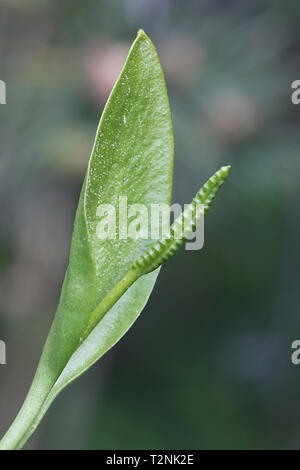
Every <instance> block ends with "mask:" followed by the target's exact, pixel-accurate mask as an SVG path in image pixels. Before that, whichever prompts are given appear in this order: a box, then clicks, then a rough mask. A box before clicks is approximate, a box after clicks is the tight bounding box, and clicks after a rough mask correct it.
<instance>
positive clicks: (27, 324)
mask: <svg viewBox="0 0 300 470" xmlns="http://www.w3.org/2000/svg"><path fill="white" fill-rule="evenodd" d="M0 26H1V27H0V38H1V40H0V58H1V76H0V78H1V79H2V80H5V81H6V83H7V104H6V105H5V106H1V107H0V116H1V126H0V141H1V159H0V201H1V203H0V204H1V215H2V224H1V227H0V241H1V243H0V311H1V316H0V337H1V339H5V340H6V342H7V344H8V352H9V354H8V365H7V366H5V368H4V367H3V368H1V370H0V380H1V396H2V400H1V404H0V407H1V411H0V413H1V422H0V431H1V432H4V430H5V428H7V426H8V424H9V422H10V420H11V418H12V416H13V415H15V413H16V411H17V409H18V407H19V404H20V402H21V400H22V399H23V398H24V395H25V391H26V390H27V388H28V386H29V383H30V381H31V378H32V373H33V371H34V368H35V365H36V362H37V360H38V357H39V354H40V348H41V346H42V344H43V342H44V339H45V336H46V334H47V331H48V328H49V325H50V323H51V319H52V316H53V313H54V311H55V306H56V302H57V298H58V294H59V290H60V283H61V280H62V278H63V275H64V270H65V267H66V262H67V255H68V243H69V240H70V235H71V231H72V220H73V216H74V210H75V207H76V204H77V198H78V194H79V190H80V186H81V183H82V178H83V175H84V171H85V168H86V163H87V160H88V157H89V153H90V151H91V147H92V142H93V138H94V134H95V131H96V126H97V123H98V120H99V116H100V113H101V110H102V108H103V105H104V103H105V100H106V98H107V96H108V93H109V90H110V89H111V86H112V85H113V82H114V80H115V78H116V76H117V75H118V72H119V70H120V68H121V66H122V62H123V60H124V58H125V56H126V51H127V48H128V44H129V43H130V42H131V41H132V40H133V38H134V36H135V34H136V30H137V29H138V28H140V27H142V28H143V29H145V31H146V32H147V33H148V34H149V35H150V37H151V38H152V39H153V41H154V43H155V45H156V46H157V49H158V51H159V54H160V57H161V61H162V65H163V68H164V71H165V74H166V80H167V86H168V91H169V96H170V102H171V108H172V116H173V121H174V128H175V129H174V131H175V146H176V155H175V156H176V158H175V184H174V194H173V200H174V202H180V203H184V202H188V201H190V199H191V198H192V197H193V195H194V193H195V192H196V190H197V188H198V187H199V185H200V184H201V183H202V182H204V181H205V179H206V178H207V177H208V176H209V175H210V174H211V173H212V172H213V171H215V170H216V169H217V168H218V167H219V166H220V165H223V164H231V165H232V171H231V175H230V179H229V180H228V183H227V184H226V187H224V188H223V190H222V192H221V194H220V195H219V196H218V198H217V200H216V202H215V204H214V209H213V211H212V212H211V213H210V214H209V216H208V217H207V220H206V226H205V237H206V241H205V246H204V249H203V250H201V251H200V252H184V251H182V252H181V253H180V254H178V255H177V256H176V257H175V258H174V259H172V260H170V262H168V264H167V265H166V266H165V267H164V268H163V270H162V272H161V274H160V279H159V281H158V284H157V286H156V288H155V291H154V293H153V295H152V297H151V299H150V301H149V303H148V305H147V307H146V308H145V310H144V312H143V314H142V317H141V318H140V320H139V321H138V322H137V323H136V325H135V326H134V328H133V329H132V330H130V332H129V333H128V334H127V335H126V337H125V338H124V339H123V340H122V341H121V343H120V344H118V345H117V346H116V347H115V349H114V350H113V351H112V352H111V353H110V354H109V355H107V356H106V357H105V358H104V359H103V360H102V361H101V362H100V363H99V364H98V365H97V366H95V367H94V368H93V369H92V370H91V371H90V372H89V374H87V375H86V376H85V377H83V378H82V379H81V380H80V381H78V383H77V384H74V385H72V388H70V389H69V390H67V391H66V392H65V393H64V394H63V395H62V396H61V397H60V398H59V399H58V402H57V404H55V405H54V406H53V409H52V410H50V413H49V416H48V417H47V418H46V420H45V421H44V423H43V425H42V427H41V429H40V431H39V432H38V434H37V435H36V437H35V442H34V441H33V442H32V444H31V445H35V447H40V448H61V447H62V446H63V445H66V446H68V447H69V448H108V449H117V448H118V449H127V448H128V449H130V448H131V449H132V448H147V449H151V448H157V449H168V448H191V449H192V448H207V449H215V448H222V449H223V448H225V449H230V448H236V449H240V448H242V449H246V448H250V449H251V448H299V433H300V425H299V422H300V420H299V419H298V418H300V412H299V411H298V410H299V407H298V399H299V394H300V382H299V379H298V373H297V368H296V367H295V366H293V365H292V364H291V361H290V353H291V350H290V345H291V342H292V341H293V340H294V339H296V338H298V337H299V335H298V333H299V331H300V319H299V315H298V303H299V302H298V285H297V284H298V271H299V269H298V266H299V261H300V260H299V258H300V255H299V254H298V250H297V242H298V238H299V230H300V227H299V224H300V218H299V209H298V201H299V180H300V171H299V170H300V160H299V144H300V136H299V131H298V127H299V117H300V112H299V109H298V108H297V106H293V105H292V104H291V100H290V94H291V89H290V86H291V82H292V81H293V80H295V79H299V66H300V60H299V48H300V36H299V30H300V28H299V26H300V6H299V2H296V1H293V0H289V1H283V0H276V1H273V2H267V1H266V0H254V1H251V2H238V1H236V0H235V1H234V0H229V1H224V0H202V1H201V0H188V1H186V2H183V1H182V0H122V1H120V0H114V1H109V0H102V1H99V0H97V1H96V0H86V1H85V2H75V1H74V0H65V1H64V2H58V0H53V1H51V2H50V1H49V0H48V1H47V0H43V1H42V2H41V1H40V2H37V1H34V0H31V1H27V2H23V1H21V0H5V1H3V0H2V2H1V5H0ZM171 316H172V322H170V317H171ZM166 338H167V339H166ZM87 401H88V403H89V405H88V407H87V406H86V403H87ZM104 430H105V431H104ZM62 443H64V444H62Z"/></svg>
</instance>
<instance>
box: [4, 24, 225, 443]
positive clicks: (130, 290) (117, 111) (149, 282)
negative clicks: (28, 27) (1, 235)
mask: <svg viewBox="0 0 300 470" xmlns="http://www.w3.org/2000/svg"><path fill="white" fill-rule="evenodd" d="M172 167H173V136H172V124H171V117H170V112H169V105H168V98H167V93H166V88H165V84H164V78H163V73H162V70H161V67H160V64H159V60H158V57H157V54H156V52H155V49H154V47H153V45H152V43H151V41H150V40H149V38H148V37H147V36H146V35H145V33H144V32H143V31H139V33H138V36H137V39H136V40H135V42H134V43H133V46H132V48H131V50H130V52H129V55H128V58H127V61H126V63H125V66H124V68H123V70H122V72H121V74H120V77H119V78H118V80H117V82H116V84H115V87H114V89H113V91H112V93H111V95H110V97H109V100H108V102H107V105H106V107H105V110H104V112H103V115H102V118H101V120H100V124H99V128H98V131H97V135H96V139H95V144H94V147H93V151H92V155H91V158H90V161H89V165H88V170H87V174H86V177H85V180H84V183H83V187H82V191H81V195H80V199H79V204H78V209H77V213H76V218H75V224H74V231H73V237H72V244H71V252H70V260H69V266H68V269H67V273H66V277H65V280H64V284H63V288H62V293H61V298H60V301H59V305H58V309H57V312H56V316H55V319H54V322H53V325H52V327H51V331H50V333H49V336H48V339H47V341H46V345H45V348H44V351H43V354H42V357H41V360H40V364H39V366H38V370H37V373H36V375H35V378H34V381H33V384H32V386H31V389H30V391H29V393H28V396H27V398H26V400H25V402H24V405H23V407H22V408H21V410H20V412H19V414H18V416H17V418H16V420H15V421H14V423H13V424H12V426H11V428H10V429H9V430H8V432H7V434H6V435H5V436H4V438H3V439H2V441H1V443H0V449H16V448H21V447H22V446H23V445H24V444H25V442H26V441H27V439H28V438H29V437H30V436H31V434H32V433H33V432H34V430H35V429H36V427H37V425H38V423H39V422H40V420H41V419H42V417H43V416H44V414H45V412H46V411H47V409H48V407H49V406H50V405H51V403H52V402H53V400H54V399H55V397H56V396H57V395H58V393H59V392H60V391H61V390H62V389H63V388H65V387H66V386H67V385H68V384H69V383H70V382H72V381H73V380H75V379H76V378H77V377H78V376H80V375H81V374H82V373H83V372H85V371H86V370H87V369H88V368H89V367H91V366H92V365H93V364H94V363H95V362H96V361H97V360H98V359H99V358H100V357H101V356H103V354H105V352H107V351H108V350H109V349H110V348H111V347H112V346H113V345H114V344H115V343H116V342H117V341H118V340H119V339H120V338H121V337H122V336H123V335H124V333H125V332H126V331H127V330H128V328H130V326H131V325H132V324H133V322H134V321H135V320H136V318H137V316H138V315H139V313H140V312H141V310H142V309H143V307H144V305H145V303H146V302H147V299H148V297H149V295H150V293H151V290H152V288H153V285H154V283H155V280H156V277H157V274H158V269H159V267H160V265H161V264H162V263H163V262H165V261H167V260H168V259H169V258H170V257H171V256H172V255H173V254H174V253H175V252H176V251H177V250H178V249H179V248H180V246H181V245H182V244H183V242H184V241H185V240H186V238H187V236H188V235H189V233H190V232H191V231H192V230H194V228H195V227H196V224H197V222H198V221H199V219H200V218H201V217H203V216H204V215H205V214H206V212H207V211H208V210H209V208H210V205H211V203H212V201H213V199H214V198H215V196H216V194H217V191H218V190H219V188H220V187H221V185H222V184H223V182H224V181H225V179H226V178H227V176H228V172H229V169H230V167H229V166H228V167H222V168H220V170H219V171H217V172H216V173H215V174H214V175H213V176H212V177H211V178H210V179H209V180H208V181H207V182H206V183H205V185H204V186H203V187H202V188H201V189H200V190H199V192H198V193H197V194H196V196H195V198H194V199H193V201H192V202H191V204H190V205H189V206H188V207H187V208H186V209H185V211H184V212H183V213H182V214H181V215H180V216H179V217H178V218H177V219H176V220H175V222H174V224H173V225H172V227H171V229H170V231H169V233H168V234H167V235H166V236H164V237H163V238H162V239H160V240H158V241H157V242H156V243H153V242H152V241H151V237H147V238H146V239H144V238H138V239H132V238H130V237H129V238H127V237H126V238H124V239H122V237H117V238H115V237H113V238H112V239H105V240H102V239H101V238H99V236H98V232H97V227H98V223H99V214H98V208H99V206H100V205H102V206H103V204H110V205H111V207H113V208H116V207H118V206H119V198H120V197H124V196H126V197H127V204H129V205H131V204H133V203H135V204H143V206H147V207H150V206H151V205H152V204H164V203H167V204H169V203H170V196H171V187H172ZM119 217H120V216H119ZM156 223H157V224H158V225H159V221H157V222H156ZM151 224H152V226H151V229H152V228H155V227H153V220H151ZM117 225H118V226H119V228H121V226H122V224H121V222H120V220H118V224H117ZM157 228H160V227H157ZM178 234H179V236H178Z"/></svg>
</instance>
